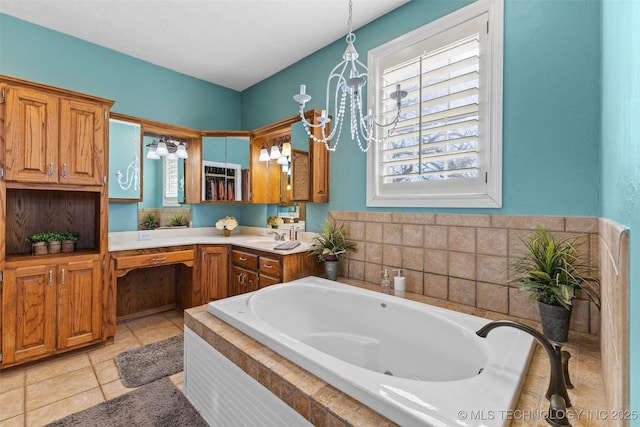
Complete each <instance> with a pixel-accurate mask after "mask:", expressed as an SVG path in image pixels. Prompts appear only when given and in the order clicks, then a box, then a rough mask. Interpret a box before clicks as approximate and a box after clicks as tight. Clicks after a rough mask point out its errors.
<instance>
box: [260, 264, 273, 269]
mask: <svg viewBox="0 0 640 427" xmlns="http://www.w3.org/2000/svg"><path fill="white" fill-rule="evenodd" d="M262 265H263V266H264V268H273V266H272V265H271V264H262Z"/></svg>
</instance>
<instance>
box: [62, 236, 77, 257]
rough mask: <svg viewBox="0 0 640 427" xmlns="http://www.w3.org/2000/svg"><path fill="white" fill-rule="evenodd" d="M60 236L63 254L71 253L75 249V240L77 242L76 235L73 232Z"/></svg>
mask: <svg viewBox="0 0 640 427" xmlns="http://www.w3.org/2000/svg"><path fill="white" fill-rule="evenodd" d="M60 235H61V236H62V248H61V251H62V252H64V253H67V252H73V251H74V250H75V248H76V240H78V233H76V232H75V231H65V232H63V233H60Z"/></svg>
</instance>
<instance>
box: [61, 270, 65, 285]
mask: <svg viewBox="0 0 640 427" xmlns="http://www.w3.org/2000/svg"><path fill="white" fill-rule="evenodd" d="M61 281H62V283H64V268H63V269H62V274H61Z"/></svg>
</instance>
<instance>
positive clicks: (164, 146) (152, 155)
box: [147, 136, 189, 160]
mask: <svg viewBox="0 0 640 427" xmlns="http://www.w3.org/2000/svg"><path fill="white" fill-rule="evenodd" d="M147 147H149V152H147V159H152V160H160V159H161V158H162V157H166V158H167V159H169V160H175V159H186V158H188V157H189V155H188V154H187V146H186V144H185V143H184V142H182V141H173V140H171V139H169V138H167V137H165V136H161V137H160V139H159V140H154V141H153V142H152V143H151V144H147Z"/></svg>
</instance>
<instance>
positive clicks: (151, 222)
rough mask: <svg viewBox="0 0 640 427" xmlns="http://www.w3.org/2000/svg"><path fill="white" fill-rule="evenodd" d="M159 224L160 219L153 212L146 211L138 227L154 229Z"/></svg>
mask: <svg viewBox="0 0 640 427" xmlns="http://www.w3.org/2000/svg"><path fill="white" fill-rule="evenodd" d="M159 225H160V219H159V218H158V215H156V214H155V213H154V212H147V213H146V214H144V216H143V217H142V222H141V223H140V227H142V229H143V230H154V229H156V228H158V226H159Z"/></svg>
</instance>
